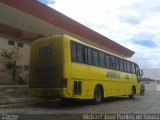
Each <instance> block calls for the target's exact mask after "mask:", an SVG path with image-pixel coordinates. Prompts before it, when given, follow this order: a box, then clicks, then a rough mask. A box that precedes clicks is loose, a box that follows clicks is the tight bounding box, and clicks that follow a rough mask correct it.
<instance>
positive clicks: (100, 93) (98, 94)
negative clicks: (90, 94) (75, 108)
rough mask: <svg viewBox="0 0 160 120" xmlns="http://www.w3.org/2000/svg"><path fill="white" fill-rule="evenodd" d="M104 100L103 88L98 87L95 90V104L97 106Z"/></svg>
mask: <svg viewBox="0 0 160 120" xmlns="http://www.w3.org/2000/svg"><path fill="white" fill-rule="evenodd" d="M102 100H103V91H102V87H101V86H96V87H95V89H94V98H93V104H95V105H97V104H100V103H101V102H102Z"/></svg>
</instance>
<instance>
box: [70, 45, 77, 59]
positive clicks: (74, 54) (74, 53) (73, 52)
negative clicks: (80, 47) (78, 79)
mask: <svg viewBox="0 0 160 120" xmlns="http://www.w3.org/2000/svg"><path fill="white" fill-rule="evenodd" d="M71 56H72V62H77V44H76V43H74V42H71Z"/></svg>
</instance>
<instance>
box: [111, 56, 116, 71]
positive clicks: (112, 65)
mask: <svg viewBox="0 0 160 120" xmlns="http://www.w3.org/2000/svg"><path fill="white" fill-rule="evenodd" d="M111 68H112V69H115V58H114V56H111Z"/></svg>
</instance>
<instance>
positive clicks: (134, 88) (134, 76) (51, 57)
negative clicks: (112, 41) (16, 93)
mask: <svg viewBox="0 0 160 120" xmlns="http://www.w3.org/2000/svg"><path fill="white" fill-rule="evenodd" d="M140 81H141V75H140V69H139V67H138V65H137V64H136V63H134V62H131V61H129V60H127V59H125V58H122V57H120V56H117V55H114V54H112V53H109V52H107V51H105V50H103V49H100V48H97V47H95V46H92V45H90V44H87V43H84V42H82V41H80V40H77V39H75V38H73V37H70V36H68V35H56V36H52V37H48V38H42V39H39V40H35V41H33V42H32V45H31V57H30V82H29V95H30V96H34V97H59V98H62V99H83V100H84V99H92V101H93V103H95V104H98V103H100V102H102V100H103V98H106V97H110V96H121V95H123V96H124V95H126V96H129V98H134V95H135V94H140Z"/></svg>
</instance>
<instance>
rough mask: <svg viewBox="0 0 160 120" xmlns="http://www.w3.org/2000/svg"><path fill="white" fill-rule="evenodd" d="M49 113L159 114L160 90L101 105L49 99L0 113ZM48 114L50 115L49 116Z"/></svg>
mask: <svg viewBox="0 0 160 120" xmlns="http://www.w3.org/2000/svg"><path fill="white" fill-rule="evenodd" d="M2 113H3V114H7V113H16V114H25V115H26V114H30V115H31V116H32V115H33V114H35V115H36V114H39V115H40V114H42V115H44V116H45V114H47V115H48V114H49V116H52V117H51V118H53V117H55V116H56V119H58V118H59V119H64V118H65V119H67V118H68V119H70V117H71V118H73V119H74V120H75V119H78V118H79V119H82V118H83V117H82V116H83V115H84V114H159V113H160V92H147V93H146V95H145V96H136V97H135V99H133V100H132V99H128V97H114V98H107V99H106V100H104V102H103V103H102V104H100V105H92V104H91V103H90V101H76V102H71V103H68V104H64V103H63V102H62V101H61V100H59V101H57V100H56V101H52V100H50V101H47V102H41V103H34V104H30V105H26V106H19V107H11V108H2V109H0V114H2ZM49 116H48V117H49Z"/></svg>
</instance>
